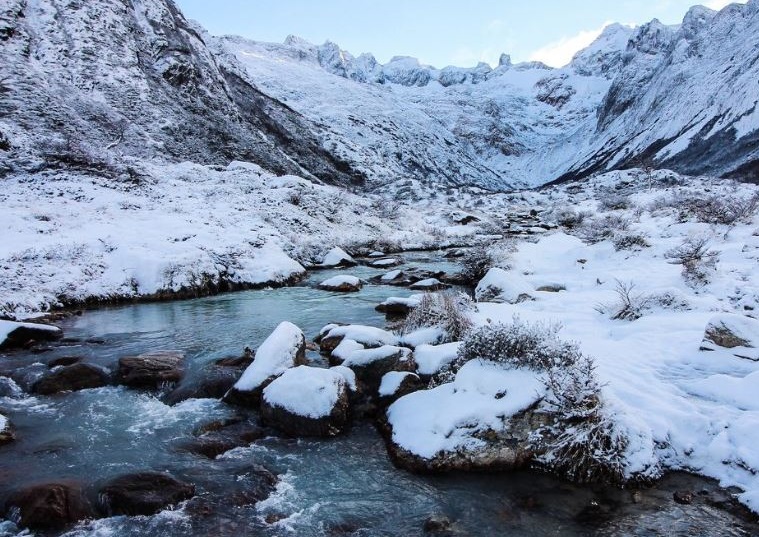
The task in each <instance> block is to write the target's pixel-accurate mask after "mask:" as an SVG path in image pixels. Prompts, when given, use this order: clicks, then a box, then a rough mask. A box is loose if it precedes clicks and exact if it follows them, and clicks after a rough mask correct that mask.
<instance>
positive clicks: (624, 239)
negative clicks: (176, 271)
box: [612, 233, 651, 251]
mask: <svg viewBox="0 0 759 537" xmlns="http://www.w3.org/2000/svg"><path fill="white" fill-rule="evenodd" d="M612 242H613V243H614V249H615V250H617V251H620V250H639V249H641V248H648V247H649V246H651V245H650V244H648V241H647V240H646V237H644V236H643V235H641V234H640V233H621V234H619V235H616V236H615V237H614V240H613V241H612Z"/></svg>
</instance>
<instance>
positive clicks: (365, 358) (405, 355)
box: [342, 345, 416, 394]
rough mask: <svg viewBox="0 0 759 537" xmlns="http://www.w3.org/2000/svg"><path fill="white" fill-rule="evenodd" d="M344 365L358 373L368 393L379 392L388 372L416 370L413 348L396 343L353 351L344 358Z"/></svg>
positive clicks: (358, 378)
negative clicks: (383, 378)
mask: <svg viewBox="0 0 759 537" xmlns="http://www.w3.org/2000/svg"><path fill="white" fill-rule="evenodd" d="M342 365H344V366H346V367H349V368H350V369H351V370H352V371H353V372H354V373H355V374H356V380H357V381H358V384H359V385H360V386H361V387H362V390H363V391H364V392H365V393H368V394H377V393H378V390H379V387H380V383H381V382H382V377H383V376H385V375H386V374H387V373H389V372H391V371H410V372H413V371H415V370H416V362H414V357H413V353H412V352H411V350H410V349H407V348H405V347H397V346H394V345H383V346H382V347H378V348H376V349H363V350H356V351H353V352H351V353H350V354H349V356H348V357H347V358H346V359H345V360H343V362H342Z"/></svg>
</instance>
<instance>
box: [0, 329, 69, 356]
mask: <svg viewBox="0 0 759 537" xmlns="http://www.w3.org/2000/svg"><path fill="white" fill-rule="evenodd" d="M62 337H63V331H62V330H61V329H60V328H57V327H55V326H51V325H47V324H34V323H23V324H21V323H18V327H17V328H15V329H14V330H12V331H11V332H10V333H8V335H7V336H6V338H5V341H1V342H0V351H7V350H12V349H28V348H31V347H33V346H35V345H37V344H39V343H42V342H45V341H55V340H58V339H61V338H62Z"/></svg>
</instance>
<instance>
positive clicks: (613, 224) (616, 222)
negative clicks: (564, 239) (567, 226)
mask: <svg viewBox="0 0 759 537" xmlns="http://www.w3.org/2000/svg"><path fill="white" fill-rule="evenodd" d="M629 227H630V220H629V219H628V218H625V217H623V216H619V215H616V214H607V215H604V216H600V217H596V218H586V219H584V220H583V223H582V225H581V226H580V227H578V228H577V231H576V234H577V236H578V237H580V238H581V239H582V240H584V241H586V242H589V243H591V244H595V243H597V242H601V241H603V240H606V239H610V238H612V237H613V236H614V234H615V233H618V232H621V231H627V229H628V228H629Z"/></svg>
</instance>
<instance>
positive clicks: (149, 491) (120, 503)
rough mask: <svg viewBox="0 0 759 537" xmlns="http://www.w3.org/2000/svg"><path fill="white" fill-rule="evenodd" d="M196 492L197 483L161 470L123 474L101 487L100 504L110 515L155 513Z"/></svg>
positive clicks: (99, 492)
mask: <svg viewBox="0 0 759 537" xmlns="http://www.w3.org/2000/svg"><path fill="white" fill-rule="evenodd" d="M194 495H195V485H192V484H190V483H185V482H183V481H180V480H178V479H176V478H174V477H172V476H170V475H168V474H163V473H159V472H143V473H137V474H127V475H123V476H120V477H117V478H115V479H111V480H110V481H108V482H107V483H105V484H104V485H103V486H102V487H100V490H99V491H98V498H99V501H100V504H101V505H100V506H101V508H102V509H103V511H104V512H105V513H106V514H107V515H108V516H114V515H127V516H135V515H153V514H155V513H157V512H159V511H162V510H163V509H166V508H167V507H170V506H173V505H176V504H178V503H179V502H182V501H184V500H188V499H190V498H192V497H193V496H194Z"/></svg>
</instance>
